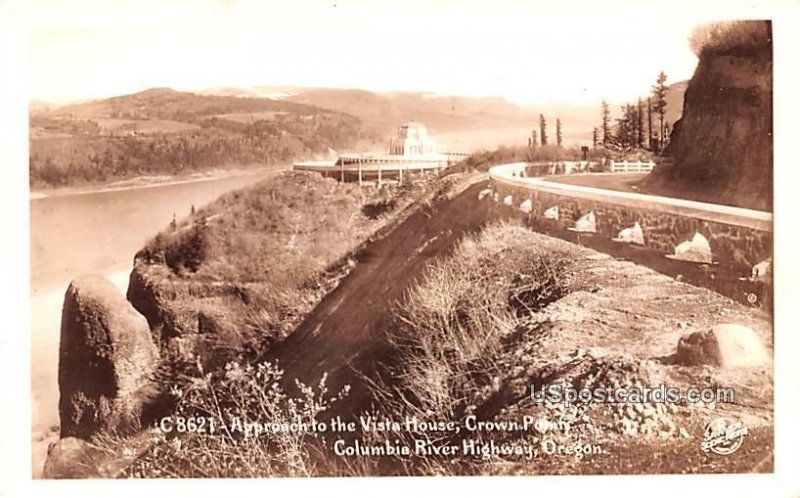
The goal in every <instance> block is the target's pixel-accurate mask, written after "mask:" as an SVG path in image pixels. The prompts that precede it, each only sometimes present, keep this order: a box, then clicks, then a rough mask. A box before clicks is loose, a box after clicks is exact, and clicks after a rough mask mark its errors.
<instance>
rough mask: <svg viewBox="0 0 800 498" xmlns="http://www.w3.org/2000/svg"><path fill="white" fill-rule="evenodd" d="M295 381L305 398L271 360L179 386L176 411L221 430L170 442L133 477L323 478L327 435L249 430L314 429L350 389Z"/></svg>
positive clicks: (141, 463) (154, 451)
mask: <svg viewBox="0 0 800 498" xmlns="http://www.w3.org/2000/svg"><path fill="white" fill-rule="evenodd" d="M295 382H296V387H297V392H298V394H289V393H288V392H287V391H286V390H285V389H284V387H283V371H282V370H280V369H279V368H278V367H277V366H275V365H273V364H271V363H260V364H257V365H246V366H242V365H240V364H239V363H229V364H227V365H226V367H225V369H224V370H223V371H221V372H216V373H206V374H204V375H201V376H198V377H192V378H187V379H186V380H184V381H183V382H181V383H180V384H179V385H176V386H175V387H174V388H173V394H174V395H175V396H177V397H178V398H179V401H178V403H177V408H176V410H175V413H176V414H180V416H181V417H207V418H211V419H214V420H215V424H216V425H215V430H214V433H213V434H211V433H208V432H206V433H194V434H192V433H188V432H187V433H183V434H180V435H178V436H177V437H174V438H169V437H168V438H167V439H166V440H164V441H163V442H162V443H161V444H159V445H157V446H156V447H155V448H153V449H152V450H151V451H150V452H149V453H148V454H147V455H146V456H145V457H143V458H141V459H140V461H139V462H138V463H137V464H136V465H135V466H134V467H133V468H132V469H131V471H130V473H131V474H133V475H137V476H142V477H215V478H222V477H265V476H304V477H307V476H312V475H318V474H319V473H320V469H318V468H317V465H319V464H320V462H323V461H324V458H320V455H322V454H323V452H324V451H325V448H324V441H323V440H322V436H321V435H320V433H319V432H314V431H312V430H308V431H303V430H286V431H283V430H273V431H264V432H262V433H260V434H259V433H257V432H250V433H247V432H245V431H243V430H241V429H242V428H246V427H257V425H258V426H261V427H266V426H269V425H271V424H276V426H280V425H283V426H284V427H287V426H288V424H298V426H301V427H302V426H303V425H302V424H305V425H306V426H308V427H310V426H311V424H312V423H314V422H315V421H316V420H318V418H319V417H320V415H321V414H322V413H324V412H325V411H326V410H327V409H328V408H329V407H330V406H331V404H333V403H335V402H337V401H339V400H341V399H343V398H344V397H345V396H346V395H347V392H348V390H349V387H345V388H344V389H343V390H342V391H341V392H339V393H338V394H336V395H333V396H330V395H329V394H328V392H327V389H326V387H325V382H326V378H325V376H323V378H322V380H321V381H320V383H319V385H318V386H317V387H316V389H314V388H311V387H309V386H305V385H303V384H302V383H300V382H297V381H295ZM221 424H225V426H224V427H223V426H222V425H221ZM249 424H257V425H249ZM204 427H210V426H208V425H206V426H204Z"/></svg>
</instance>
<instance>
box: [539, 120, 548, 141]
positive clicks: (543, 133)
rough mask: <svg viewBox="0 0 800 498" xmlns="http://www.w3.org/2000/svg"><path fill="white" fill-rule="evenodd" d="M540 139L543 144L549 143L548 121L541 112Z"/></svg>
mask: <svg viewBox="0 0 800 498" xmlns="http://www.w3.org/2000/svg"><path fill="white" fill-rule="evenodd" d="M539 140H540V141H541V144H542V145H547V121H545V119H544V114H539Z"/></svg>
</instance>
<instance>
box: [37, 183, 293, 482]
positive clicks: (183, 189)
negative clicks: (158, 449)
mask: <svg viewBox="0 0 800 498" xmlns="http://www.w3.org/2000/svg"><path fill="white" fill-rule="evenodd" d="M275 171H277V170H276V169H273V170H270V171H266V170H260V171H245V172H238V173H233V174H228V175H225V176H219V177H215V178H204V179H202V180H194V181H184V182H171V183H165V184H155V185H148V186H138V187H134V188H126V189H101V190H87V191H72V192H57V193H51V194H49V195H46V196H38V195H37V196H35V197H34V196H32V198H31V201H30V223H31V230H30V233H31V238H30V244H31V250H30V254H31V403H32V406H31V411H32V421H31V422H32V465H33V476H34V477H38V476H39V475H40V474H41V468H42V464H43V463H44V459H45V456H46V452H47V446H48V444H49V443H50V442H52V441H55V440H56V439H57V438H58V434H57V431H56V428H57V426H58V342H59V334H60V320H61V306H62V304H63V299H64V292H65V291H66V289H67V286H68V285H69V282H70V281H71V280H72V279H73V278H75V277H76V276H79V275H83V274H87V273H99V274H102V275H106V276H107V277H109V279H110V280H111V281H112V282H113V283H114V284H115V285H116V286H117V287H119V289H120V291H122V292H123V293H124V292H125V290H126V289H127V285H128V275H129V273H130V270H131V267H132V262H133V256H134V254H135V253H136V251H138V250H139V249H140V248H141V247H142V246H143V245H144V243H145V242H146V241H147V240H148V239H149V238H151V237H152V236H153V235H155V233H156V232H158V231H159V230H161V229H163V228H165V227H166V226H167V225H168V224H169V222H170V220H172V217H173V215H174V216H176V217H177V218H178V219H180V218H181V217H184V216H186V215H188V214H189V212H190V211H191V208H192V205H194V206H196V207H200V206H202V205H204V204H207V203H209V202H211V201H213V200H214V199H216V198H217V197H219V196H220V195H222V194H224V193H225V192H229V191H231V190H235V189H237V188H241V187H244V186H247V185H250V184H253V183H255V182H257V181H259V180H262V179H265V178H267V177H268V176H270V175H273V174H275Z"/></svg>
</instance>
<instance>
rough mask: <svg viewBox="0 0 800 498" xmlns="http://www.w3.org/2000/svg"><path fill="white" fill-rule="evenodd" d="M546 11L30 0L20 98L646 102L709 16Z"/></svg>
mask: <svg viewBox="0 0 800 498" xmlns="http://www.w3.org/2000/svg"><path fill="white" fill-rule="evenodd" d="M597 4H598V5H599V4H602V5H604V6H607V5H610V4H608V3H607V2H597ZM543 5H549V7H544V6H543ZM556 5H558V3H557V2H546V3H544V2H537V1H532V0H528V1H506V0H494V1H486V2H480V3H478V2H469V1H468V0H459V1H449V0H445V1H439V0H428V1H413V0H406V1H399V0H397V1H393V2H383V3H380V2H374V1H372V2H367V1H350V0H334V1H330V0H328V1H297V0H294V1H287V0H260V1H245V0H228V1H219V0H217V1H210V0H208V1H206V0H192V1H187V0H170V1H169V2H164V1H149V0H137V1H127V0H115V1H108V0H99V1H95V0H70V1H68V2H64V1H63V0H46V1H34V2H33V4H32V7H31V9H30V13H29V14H30V25H31V38H30V42H29V49H30V81H29V89H30V97H31V99H41V100H48V101H66V100H73V99H87V98H98V97H106V96H111V95H119V94H124V93H130V92H134V91H139V90H143V89H146V88H149V87H154V86H169V87H172V88H175V89H179V90H199V89H204V88H209V87H217V86H248V85H301V86H324V87H346V88H364V89H368V90H374V91H386V90H414V91H430V92H435V93H443V94H457V95H468V96H493V95H499V96H502V97H505V98H507V99H509V100H512V101H515V102H519V103H543V102H551V101H559V102H569V103H576V104H587V103H589V104H594V103H597V102H599V101H600V100H601V99H607V100H609V101H611V102H622V101H624V100H627V99H631V98H634V97H635V96H637V95H641V94H643V93H645V92H646V91H647V89H648V88H649V86H650V85H651V84H652V82H653V81H654V80H655V77H656V75H657V74H658V71H659V70H661V69H663V70H664V71H665V72H666V73H667V75H668V77H669V81H670V82H674V81H678V80H682V79H687V78H689V77H691V75H692V72H693V71H694V68H695V65H696V62H697V60H696V58H695V56H694V55H693V54H692V52H691V51H690V50H689V47H688V42H687V37H688V35H689V33H690V32H691V29H692V28H693V27H694V26H695V25H696V24H698V23H700V22H703V21H707V20H708V19H709V17H708V16H709V13H708V12H705V13H703V14H702V15H703V16H704V17H702V16H701V14H700V13H696V14H692V15H691V16H690V15H687V14H686V11H685V10H682V12H683V13H681V14H680V15H677V14H676V15H672V16H671V15H669V13H665V12H660V13H654V12H648V11H643V10H641V9H638V10H635V9H633V10H632V9H628V8H622V7H617V8H612V9H606V10H604V11H601V10H599V6H598V7H591V6H592V5H593V4H591V3H587V4H586V5H587V7H584V8H583V9H580V10H572V11H566V10H558V9H557V7H555V6H556ZM695 15H696V17H693V16H695Z"/></svg>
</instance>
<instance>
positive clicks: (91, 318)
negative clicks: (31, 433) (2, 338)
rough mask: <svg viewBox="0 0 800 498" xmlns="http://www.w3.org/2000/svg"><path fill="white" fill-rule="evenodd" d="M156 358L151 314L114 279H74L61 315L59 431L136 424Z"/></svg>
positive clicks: (81, 434) (85, 435)
mask: <svg viewBox="0 0 800 498" xmlns="http://www.w3.org/2000/svg"><path fill="white" fill-rule="evenodd" d="M158 358H159V354H158V350H157V348H156V346H155V344H154V343H153V340H152V338H151V335H150V327H149V326H148V323H147V320H146V319H145V317H144V316H142V315H141V314H140V313H139V312H138V311H136V310H135V309H134V308H133V306H131V304H130V303H129V302H128V301H126V300H125V298H124V297H123V296H122V294H121V293H120V292H119V291H118V290H117V288H116V287H114V285H113V284H112V283H111V282H110V281H108V280H107V279H105V278H103V277H99V276H86V277H79V278H77V279H75V280H73V281H72V283H71V284H70V286H69V288H68V289H67V292H66V295H65V297H64V308H63V312H62V318H61V344H60V352H59V366H58V384H59V391H60V393H61V399H60V402H59V415H60V418H61V437H62V438H67V437H70V436H72V437H78V438H82V439H89V438H90V437H91V436H92V435H93V434H95V433H97V432H98V431H101V430H112V431H121V432H124V431H128V430H135V429H137V428H138V427H139V424H140V420H139V417H140V414H141V411H142V409H143V407H144V405H145V404H146V403H147V401H149V400H150V398H151V396H152V395H153V394H154V392H155V389H154V387H153V385H152V378H153V375H154V374H155V371H156V369H157V366H158Z"/></svg>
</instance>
